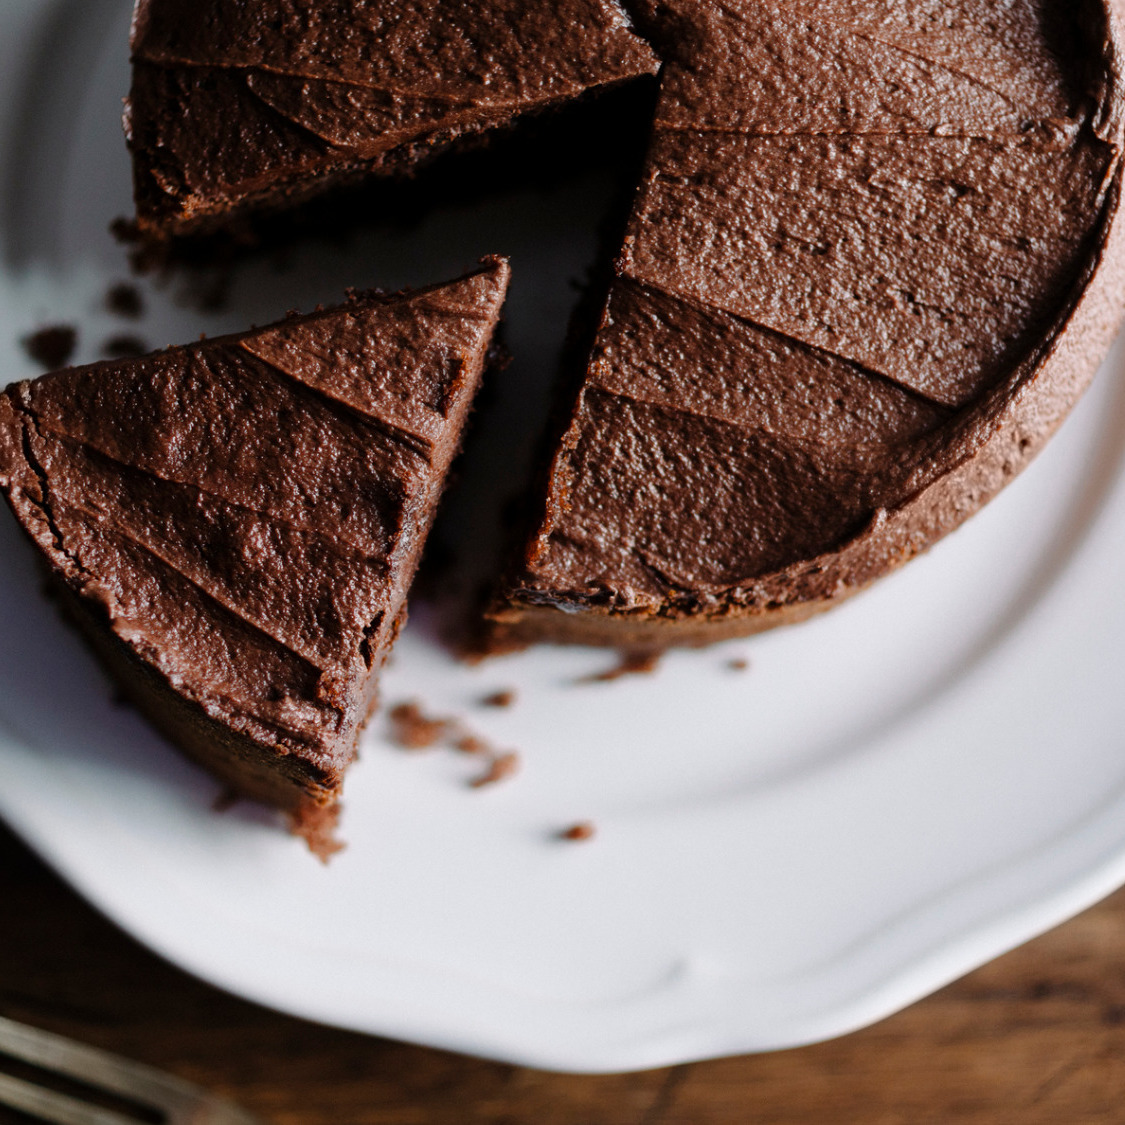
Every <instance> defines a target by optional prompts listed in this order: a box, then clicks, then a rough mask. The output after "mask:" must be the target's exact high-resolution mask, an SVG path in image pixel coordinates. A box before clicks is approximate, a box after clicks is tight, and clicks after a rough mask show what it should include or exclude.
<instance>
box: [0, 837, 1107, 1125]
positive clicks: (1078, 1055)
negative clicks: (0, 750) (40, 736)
mask: <svg viewBox="0 0 1125 1125" xmlns="http://www.w3.org/2000/svg"><path fill="white" fill-rule="evenodd" d="M0 1014H3V1015H6V1016H10V1017H12V1018H14V1019H18V1020H23V1021H25V1022H27V1023H31V1024H35V1025H37V1026H39V1027H43V1028H47V1029H49V1030H52V1031H58V1032H61V1033H63V1034H65V1035H71V1036H74V1037H75V1038H78V1039H82V1040H85V1041H86V1042H89V1043H94V1044H97V1045H99V1046H102V1047H106V1048H109V1049H110V1050H113V1051H118V1052H120V1053H122V1054H125V1055H128V1056H130V1057H132V1058H136V1059H141V1060H144V1061H146V1062H149V1063H153V1064H155V1065H156V1066H159V1067H163V1068H165V1069H167V1070H169V1071H173V1072H174V1073H176V1074H180V1075H183V1076H184V1077H185V1078H188V1079H191V1080H192V1081H194V1082H198V1083H201V1084H202V1085H205V1086H208V1087H211V1088H213V1089H214V1090H216V1091H219V1092H221V1093H223V1094H226V1095H228V1096H229V1097H232V1098H234V1099H236V1100H237V1101H239V1102H241V1103H242V1104H243V1105H245V1106H246V1107H247V1108H248V1109H251V1110H254V1111H255V1112H257V1113H259V1114H261V1116H262V1117H263V1118H264V1119H265V1120H266V1121H272V1122H276V1123H278V1125H283V1123H290V1125H321V1123H323V1125H350V1123H353V1122H356V1123H365V1125H474V1123H478V1122H479V1123H483V1122H488V1123H491V1125H561V1123H564V1122H565V1123H566V1125H712V1123H722V1125H728V1123H731V1125H733V1123H738V1125H757V1123H759V1122H761V1123H768V1125H797V1123H801V1125H805V1123H808V1125H812V1123H814V1122H815V1123H816V1125H851V1123H853V1122H854V1123H856V1125H859V1123H862V1125H892V1123H893V1125H898V1123H902V1125H924V1123H930V1122H932V1123H935V1125H936V1123H941V1125H945V1123H948V1122H958V1123H964V1122H969V1123H978V1122H979V1123H980V1125H985V1123H987V1125H997V1123H1001V1122H1013V1123H1019V1125H1038V1123H1040V1122H1042V1123H1044V1125H1046V1123H1048V1122H1049V1123H1051V1125H1078V1123H1084V1122H1094V1121H1106V1122H1122V1121H1125V892H1119V893H1118V894H1116V895H1114V896H1113V897H1112V898H1110V899H1109V900H1107V901H1106V902H1104V903H1102V904H1101V905H1100V906H1097V907H1095V908H1094V909H1093V910H1090V911H1088V912H1087V913H1085V914H1083V915H1082V916H1081V917H1079V918H1077V919H1075V920H1074V921H1072V922H1070V923H1068V924H1067V925H1065V926H1062V927H1060V928H1059V929H1057V930H1055V931H1053V932H1052V933H1050V934H1047V935H1046V936H1045V937H1042V938H1039V939H1038V940H1037V941H1034V942H1032V943H1031V944H1029V945H1027V946H1025V947H1023V948H1022V949H1019V950H1016V951H1015V952H1014V953H1009V954H1008V955H1007V956H1006V957H1003V958H1001V959H1000V960H999V961H996V962H994V963H993V964H991V965H989V966H987V967H985V968H983V969H980V970H978V971H977V972H975V973H973V974H971V975H970V976H968V977H966V978H965V979H964V980H962V981H959V982H958V983H956V984H954V985H951V986H950V987H949V988H946V989H945V990H944V991H942V992H940V993H938V994H937V995H936V996H933V997H930V998H929V999H928V1000H924V1001H923V1002H921V1003H920V1004H916V1005H915V1006H914V1007H913V1008H910V1009H909V1010H907V1011H905V1012H902V1013H901V1014H899V1015H897V1016H894V1017H893V1018H891V1019H889V1020H886V1021H884V1022H883V1023H881V1024H879V1025H878V1026H876V1027H873V1028H869V1029H868V1030H866V1031H862V1032H859V1033H857V1034H855V1035H850V1036H848V1037H847V1038H844V1039H839V1040H836V1041H835V1042H831V1043H824V1044H821V1045H819V1046H815V1047H807V1048H803V1049H801V1050H796V1051H783V1052H779V1053H776V1054H771V1055H757V1056H746V1057H742V1058H733V1059H720V1060H718V1061H715V1062H706V1063H695V1064H692V1065H685V1066H677V1067H671V1068H669V1069H665V1070H656V1071H647V1072H645V1073H641V1074H627V1075H615V1076H610V1077H575V1076H570V1075H557V1074H546V1073H543V1072H540V1071H534V1070H528V1069H526V1068H523V1067H514V1066H502V1065H499V1064H496V1063H488V1062H481V1061H478V1060H475V1059H467V1058H462V1057H459V1056H457V1055H451V1054H448V1053H446V1052H443V1051H432V1050H426V1049H422V1048H419V1047H410V1046H406V1045H404V1044H400V1043H393V1042H389V1041H387V1040H382V1039H372V1038H368V1037H366V1036H362V1035H353V1034H351V1033H349V1032H344V1031H335V1030H332V1029H329V1028H323V1027H318V1026H316V1025H314V1024H310V1023H306V1022H304V1021H302V1020H298V1019H291V1018H289V1017H287V1016H281V1015H276V1014H275V1013H273V1012H269V1011H266V1010H264V1009H262V1008H259V1007H257V1006H255V1005H253V1004H248V1003H245V1002H244V1001H242V1000H236V999H234V998H233V997H230V996H227V995H225V994H224V993H221V992H218V991H216V990H215V989H213V988H210V987H209V986H207V985H204V984H201V983H199V982H198V981H196V980H194V979H192V978H191V977H188V976H186V975H185V974H184V973H181V972H180V971H179V970H177V969H174V968H172V967H171V966H169V965H167V964H165V963H164V962H163V961H161V960H159V959H158V958H156V957H155V956H153V955H152V954H151V953H148V952H147V951H146V950H144V949H143V948H141V946H139V945H137V944H136V943H135V942H134V941H132V940H131V939H130V938H128V937H126V936H125V935H124V934H122V933H121V932H120V931H118V930H117V929H116V928H114V927H113V926H112V925H110V924H109V923H108V922H106V921H105V920H104V919H103V918H101V917H100V915H98V914H97V913H96V912H95V911H94V910H92V909H91V908H90V907H89V906H87V905H86V904H85V903H84V902H83V901H82V900H81V899H79V898H78V897H77V896H76V895H74V894H73V892H71V891H70V890H69V889H68V888H67V887H66V886H65V885H64V884H63V883H62V882H61V881H60V880H59V879H58V878H56V877H55V876H54V875H53V874H52V873H51V872H50V871H48V870H47V869H46V868H45V867H44V866H43V865H42V864H41V863H40V862H39V861H38V860H37V859H36V858H35V857H34V856H33V855H32V854H31V853H30V852H28V851H27V850H26V849H25V848H24V847H23V846H22V845H21V844H20V843H19V842H18V841H17V840H16V839H15V838H14V837H13V836H11V835H10V834H9V833H8V832H7V831H6V830H4V829H3V828H2V827H0ZM6 1121H7V1119H6V1118H5V1117H4V1116H3V1111H0V1122H6Z"/></svg>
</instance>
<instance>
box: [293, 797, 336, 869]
mask: <svg viewBox="0 0 1125 1125" xmlns="http://www.w3.org/2000/svg"><path fill="white" fill-rule="evenodd" d="M339 822H340V806H339V804H338V803H335V802H334V803H333V804H331V805H318V804H315V803H314V802H312V801H309V802H308V803H307V804H304V805H302V806H301V807H300V808H299V809H297V811H296V812H291V813H290V814H289V831H290V832H292V833H293V835H294V836H300V837H301V838H302V839H303V840H304V841H305V843H306V844H308V846H309V851H310V852H312V854H313V855H315V856H316V858H317V859H319V860H320V862H321V863H327V862H328V861H329V860H330V859H331V858H332V857H333V856H334V855H335V854H336V853H337V852H341V851H343V850H344V848H346V847H347V845H346V844H345V843H344V842H343V841H342V840H340V838H339V837H338V836H337V835H336V829H337V827H338V826H339Z"/></svg>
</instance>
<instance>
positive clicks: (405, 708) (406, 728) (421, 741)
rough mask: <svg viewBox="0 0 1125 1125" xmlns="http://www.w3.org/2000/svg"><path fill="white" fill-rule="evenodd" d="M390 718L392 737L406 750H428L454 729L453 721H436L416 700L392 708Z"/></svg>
mask: <svg viewBox="0 0 1125 1125" xmlns="http://www.w3.org/2000/svg"><path fill="white" fill-rule="evenodd" d="M388 718H389V719H390V721H391V737H392V738H393V739H394V740H395V742H397V743H398V744H399V746H401V747H402V748H403V749H404V750H428V749H429V748H430V747H431V746H436V745H437V744H438V743H439V742H441V741H443V740H444V739H446V738H448V737H449V735H450V733H451V732H452V730H453V729H454V723H453V721H452V720H451V719H435V718H432V717H431V716H429V715H426V714H425V713H424V712H423V711H422V708H421V706H420V705H419V703H418V701H417V700H415V699H411V700H408V701H407V702H406V703H399V704H398V705H397V706H395V707H392V708H391V709H390V711H389V713H388Z"/></svg>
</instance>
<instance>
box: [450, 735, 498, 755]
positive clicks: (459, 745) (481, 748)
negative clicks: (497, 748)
mask: <svg viewBox="0 0 1125 1125" xmlns="http://www.w3.org/2000/svg"><path fill="white" fill-rule="evenodd" d="M453 749H454V750H460V751H461V753H462V754H488V753H491V751H492V746H491V745H490V744H489V743H487V742H486V741H485V740H484V739H483V738H480V737H478V736H477V735H475V734H463V735H461V737H460V738H458V739H457V741H456V742H454V743H453Z"/></svg>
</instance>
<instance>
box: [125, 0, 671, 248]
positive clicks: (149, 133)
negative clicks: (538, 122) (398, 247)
mask: <svg viewBox="0 0 1125 1125" xmlns="http://www.w3.org/2000/svg"><path fill="white" fill-rule="evenodd" d="M132 46H133V60H134V74H133V89H132V92H131V94H130V98H129V103H128V108H127V112H126V123H127V125H126V127H127V133H128V135H129V140H130V146H131V148H132V150H133V154H134V167H135V172H136V188H137V207H138V222H139V224H140V226H141V228H142V231H144V232H145V233H147V234H149V235H161V234H165V235H166V234H178V233H184V232H186V231H189V230H192V229H199V228H200V227H201V226H206V225H208V223H211V224H212V225H213V224H214V223H216V222H222V221H225V220H227V219H228V218H229V216H230V214H231V213H232V212H234V211H237V210H239V209H246V208H249V207H254V206H258V205H260V204H261V203H263V202H265V201H267V200H272V201H273V202H275V203H276V202H278V201H279V200H283V199H284V198H286V193H287V192H290V191H293V192H298V193H301V194H306V193H308V192H309V191H311V190H319V188H321V187H323V186H324V185H325V184H326V183H328V182H331V181H333V180H334V179H338V178H341V177H347V176H349V175H351V174H355V173H358V172H393V171H396V170H399V169H403V168H409V167H411V166H412V165H413V164H414V163H416V162H417V160H418V159H420V158H422V157H423V156H425V155H427V154H428V153H429V152H430V151H431V150H432V149H433V148H434V146H437V145H440V144H444V143H446V142H448V141H451V140H453V139H455V138H456V137H458V136H461V135H463V134H465V133H472V132H479V131H480V130H483V129H487V128H493V127H496V126H499V125H504V124H507V123H508V122H510V121H511V120H513V118H515V117H516V116H518V115H520V114H522V113H525V112H528V111H530V110H536V109H541V108H543V107H545V106H549V105H553V104H556V103H559V102H562V101H566V100H570V99H573V98H575V97H578V96H579V95H581V94H583V93H585V92H586V91H588V90H591V89H596V88H598V87H602V86H606V85H609V84H613V83H616V82H620V81H622V80H623V79H627V78H631V77H634V76H636V75H639V74H646V73H652V72H654V71H655V69H656V66H657V62H656V58H655V56H654V55H653V53H652V51H651V49H650V48H649V47H648V45H647V44H646V43H645V42H644V41H643V40H642V39H640V38H639V37H638V36H636V35H635V34H633V32H632V31H631V30H630V27H629V23H628V20H627V19H626V17H625V14H624V12H623V10H622V9H621V8H620V7H619V6H618V5H617V3H616V2H615V0H559V2H552V3H549V4H533V3H527V2H526V0H489V2H488V3H487V4H435V3H432V2H424V0H374V2H369V3H364V4H355V3H353V2H351V0H347V2H345V0H332V2H330V3H316V4H313V3H310V2H309V0H281V2H279V0H268V2H267V0H252V2H249V0H138V2H137V6H136V10H135V14H134V21H133V35H132Z"/></svg>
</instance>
